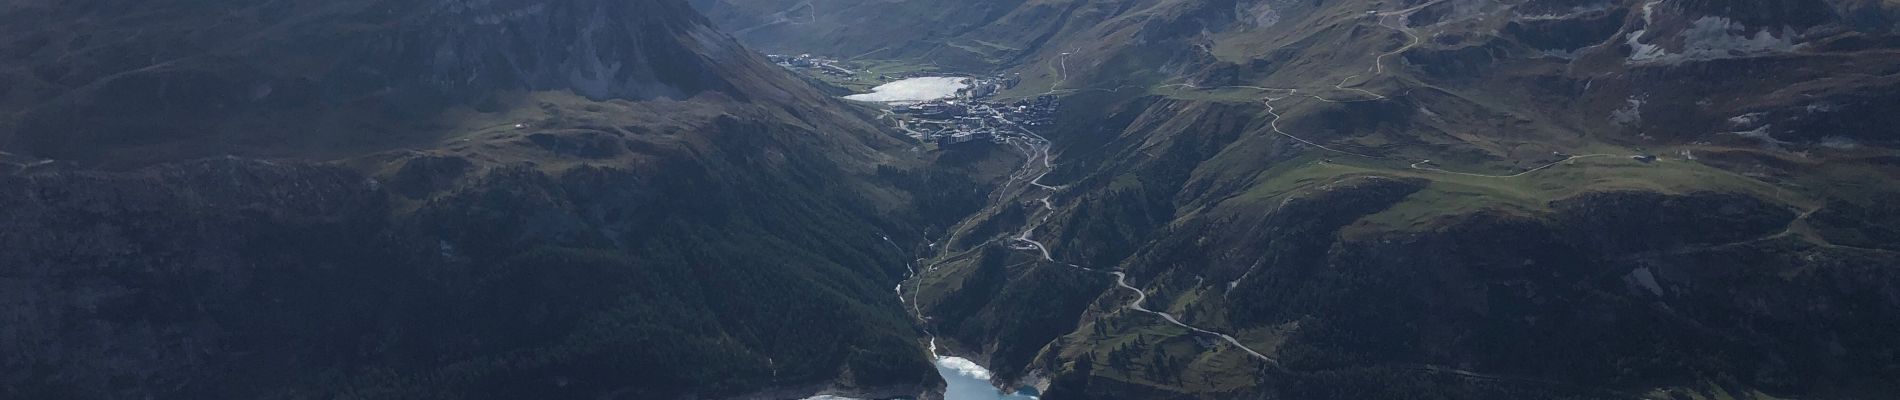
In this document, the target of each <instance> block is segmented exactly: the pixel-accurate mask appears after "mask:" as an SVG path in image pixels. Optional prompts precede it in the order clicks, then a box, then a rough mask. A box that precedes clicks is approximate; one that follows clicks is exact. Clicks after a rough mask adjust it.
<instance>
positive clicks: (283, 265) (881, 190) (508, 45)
mask: <svg viewBox="0 0 1900 400" xmlns="http://www.w3.org/2000/svg"><path fill="white" fill-rule="evenodd" d="M0 32H3V34H0V53H4V54H6V57H0V82H3V83H0V110H4V111H5V112H4V113H0V116H3V117H0V118H4V120H3V121H4V122H0V161H3V162H5V165H4V167H5V168H6V169H7V172H8V174H7V175H5V176H0V248H4V249H6V251H4V252H0V276H4V277H5V278H0V288H4V290H0V293H3V294H0V327H3V328H0V337H4V338H5V340H0V371H4V372H0V397H6V398H23V399H24V398H63V399H85V398H194V399H217V398H402V399H417V398H622V399H668V398H787V397H791V398H798V397H804V396H808V395H812V394H815V393H820V392H823V393H835V394H845V395H854V396H926V397H928V396H932V394H931V393H930V392H932V391H933V390H940V389H937V388H941V387H942V385H943V383H942V380H941V379H940V378H939V377H938V376H937V375H936V374H935V372H934V371H933V370H932V368H931V367H930V364H929V359H928V358H927V355H928V354H927V353H926V352H925V350H924V348H923V347H922V345H921V343H920V342H919V341H918V340H917V338H918V337H919V334H918V331H917V330H916V329H915V328H914V327H913V325H912V323H911V320H910V319H909V318H908V317H907V314H906V312H905V311H904V309H903V308H902V307H901V306H900V305H899V304H898V303H896V302H894V301H893V300H895V299H894V296H893V295H892V293H891V289H890V288H891V287H893V286H895V285H896V284H897V282H898V281H899V280H900V279H901V278H902V277H903V275H904V274H905V273H906V268H905V265H906V263H907V261H908V254H905V252H903V251H900V250H898V249H897V248H895V247H893V246H892V240H899V241H906V242H910V241H917V240H919V239H917V238H916V237H917V234H915V233H913V232H915V230H914V229H912V228H910V227H912V226H919V225H924V224H928V223H930V222H929V221H928V218H927V217H922V216H919V215H923V214H922V213H920V212H918V211H917V209H918V208H919V206H918V204H926V203H929V202H932V201H935V200H931V199H933V198H940V197H944V195H942V194H937V193H920V192H914V191H913V190H914V188H916V187H920V186H922V185H921V184H920V183H918V182H921V180H922V179H925V178H926V177H928V176H930V175H929V174H928V173H927V172H919V170H920V162H917V161H913V160H912V159H911V158H908V157H899V156H898V155H899V154H901V151H902V150H904V149H905V148H907V147H908V146H909V144H907V143H906V142H905V141H904V140H902V139H900V137H899V136H894V135H892V134H891V133H890V132H888V131H889V128H886V127H883V126H881V125H879V124H876V123H874V122H872V121H871V117H872V116H873V115H874V114H872V113H871V111H869V110H866V109H863V108H860V107H858V106H852V105H848V104H844V103H842V102H840V101H838V100H835V99H832V98H831V97H829V96H827V95H824V94H822V93H821V92H819V91H818V90H816V89H814V88H812V87H811V86H810V85H808V84H806V83H804V82H803V81H801V80H799V79H798V78H796V77H794V76H792V75H790V74H788V73H786V72H785V71H783V70H782V69H779V68H777V67H775V66H772V65H771V64H769V63H767V62H766V61H765V60H764V58H763V57H762V56H760V55H758V54H756V53H754V52H752V51H750V50H748V49H746V48H745V47H743V46H741V45H739V44H738V43H736V42H734V41H733V40H732V39H730V38H729V37H727V36H725V35H724V34H721V33H719V32H718V31H716V30H714V29H713V28H711V27H710V26H709V23H708V22H707V20H705V19H704V18H703V17H701V16H699V15H698V14H697V13H695V12H694V11H693V10H691V9H690V8H688V7H687V6H686V5H685V4H684V3H682V2H680V1H675V0H643V1H631V2H629V1H607V0H598V1H596V0H577V1H564V2H541V1H509V0H495V1H465V0H440V1H392V0H344V1H330V0H326V1H301V0H295V1H263V0H239V1H205V0H156V1H138V2H129V1H119V0H86V1H63V0H62V1H39V0H28V1H11V2H7V3H6V4H5V5H0ZM932 179H934V180H933V182H936V185H937V186H936V187H949V186H943V185H954V184H958V183H957V182H958V181H956V180H955V179H954V177H938V178H932ZM962 184H966V185H974V183H969V182H965V183H962Z"/></svg>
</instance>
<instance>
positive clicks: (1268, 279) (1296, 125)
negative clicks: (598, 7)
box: [696, 0, 1900, 399]
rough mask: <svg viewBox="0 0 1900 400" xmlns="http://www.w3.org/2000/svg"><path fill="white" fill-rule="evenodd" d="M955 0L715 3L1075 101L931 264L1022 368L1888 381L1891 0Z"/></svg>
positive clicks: (797, 40)
mask: <svg viewBox="0 0 1900 400" xmlns="http://www.w3.org/2000/svg"><path fill="white" fill-rule="evenodd" d="M929 3H932V2H921V1H850V0H838V1H823V0H814V1H802V0H799V1H794V0H782V1H773V0H756V1H743V0H717V1H714V0H708V1H702V2H699V3H696V5H698V6H700V7H702V8H703V9H706V10H708V11H707V13H708V15H711V16H713V20H714V21H715V23H716V24H718V25H720V26H721V27H722V28H723V29H728V30H739V32H738V33H737V34H738V36H739V37H740V38H741V39H742V40H745V41H748V42H749V43H757V44H758V45H759V46H760V47H762V48H766V49H773V48H774V47H779V48H782V49H783V50H779V51H785V52H809V53H815V54H829V55H832V56H835V57H839V58H844V59H847V60H859V61H861V62H873V61H875V62H878V63H908V64H913V65H923V66H931V67H934V68H940V69H946V70H949V71H953V72H956V71H961V72H999V73H1005V74H1020V76H1021V77H1022V78H1023V79H1022V81H1023V84H1021V85H1020V86H1018V88H1016V89H1013V90H1012V91H1010V92H1006V93H1005V95H1006V96H1033V95H1040V94H1052V95H1058V96H1062V104H1063V107H1062V110H1061V111H1060V116H1059V117H1058V123H1057V124H1056V127H1055V128H1053V129H1052V130H1051V131H1049V132H1044V133H1042V135H1043V136H1046V137H1048V138H1049V139H1050V140H1051V141H1052V142H1053V144H1052V146H1051V147H1049V148H1047V149H1046V153H1045V152H1043V151H1044V150H1036V149H1033V147H1032V150H1031V151H1029V152H1026V153H1024V155H1023V157H1025V158H1027V159H1028V160H1029V161H1030V162H1028V163H1027V164H1026V169H1025V170H1023V171H1021V172H1019V176H1023V177H1038V176H1040V177H1042V178H1041V179H1029V180H1023V181H1018V182H1014V184H1012V185H1008V186H1005V187H1001V188H999V189H998V190H997V191H996V192H995V196H993V197H994V198H995V199H997V200H995V201H992V202H991V203H990V204H989V205H988V206H987V207H986V208H985V209H984V210H982V211H980V212H979V213H978V214H977V215H975V216H973V217H971V218H970V219H969V220H967V221H966V222H965V223H963V224H960V225H958V226H957V227H956V228H953V229H952V230H951V231H952V232H953V233H955V234H954V235H952V237H949V238H946V239H944V240H942V241H939V242H938V243H939V244H940V246H942V247H945V250H943V251H942V252H940V253H936V254H932V257H931V258H932V260H931V262H930V263H929V264H927V265H930V267H929V268H926V269H925V270H926V271H930V272H929V273H926V274H924V275H923V276H922V277H920V278H917V279H914V280H912V281H911V282H910V287H914V288H915V289H913V290H915V292H916V293H917V294H916V295H915V297H916V298H917V299H918V300H919V301H918V304H917V306H918V308H919V309H920V310H921V313H922V314H924V315H928V316H929V318H930V320H931V324H930V328H931V331H932V332H936V333H938V335H939V336H940V337H941V339H942V341H943V342H944V343H946V346H947V347H949V348H950V349H952V350H953V352H955V353H958V354H961V355H967V356H969V357H970V358H972V359H977V360H980V361H984V362H985V363H986V364H987V365H988V366H989V367H991V368H992V369H993V370H995V371H996V372H997V375H996V380H995V382H996V383H997V384H999V385H1000V386H1004V387H1009V386H1014V385H1017V384H1032V385H1037V386H1040V387H1043V388H1045V389H1046V391H1045V393H1044V396H1043V398H1047V399H1074V398H1090V399H1117V398H1126V399H1149V398H1206V399H1227V398H1359V399H1367V398H1395V399H1396V398H1407V399H1411V398H1842V399H1847V398H1868V397H1879V396H1883V395H1884V394H1885V393H1892V392H1893V391H1894V390H1896V388H1895V387H1894V386H1893V384H1892V382H1895V381H1896V380H1895V379H1894V378H1895V377H1896V376H1900V375H1896V374H1900V372H1897V371H1900V364H1896V363H1895V361H1894V358H1893V357H1892V355H1893V354H1895V351H1896V350H1897V349H1900V342H1896V341H1895V340H1892V339H1889V338H1888V337H1889V336H1891V335H1888V334H1886V333H1885V332H1887V331H1890V330H1891V329H1890V328H1891V327H1892V326H1895V325H1897V324H1900V319H1896V316H1900V295H1896V292H1895V289H1894V288H1895V287H1900V285H1896V283H1900V274H1897V273H1896V272H1897V270H1896V268H1900V252H1897V251H1900V248H1896V247H1894V246H1891V245H1888V244H1886V243H1887V242H1888V241H1887V240H1885V239H1890V238H1893V237H1895V236H1894V234H1893V230H1892V229H1891V228H1887V227H1889V226H1892V225H1894V224H1895V223H1896V222H1900V221H1896V220H1895V219H1894V218H1896V216H1897V215H1900V213H1896V212H1895V209H1894V208H1893V207H1892V206H1891V205H1890V204H1889V203H1891V201H1889V199H1892V198H1895V195H1896V192H1895V191H1893V190H1892V189H1891V188H1889V187H1888V186H1891V185H1889V184H1888V183H1889V182H1892V181H1893V180H1894V179H1895V178H1897V177H1900V164H1896V163H1895V160H1900V158H1896V156H1897V155H1900V154H1896V152H1895V150H1896V147H1897V146H1900V142H1895V138H1896V137H1895V136H1894V135H1892V134H1891V133H1890V131H1891V129H1890V128H1888V127H1890V126H1893V125H1894V124H1893V123H1892V121H1887V118H1890V114H1891V113H1886V112H1883V111H1882V110H1888V109H1893V108H1894V107H1895V106H1896V103H1895V101H1896V98H1895V97H1894V96H1893V94H1894V93H1900V88H1896V86H1895V85H1896V81H1895V78H1896V75H1895V71H1900V69H1896V66H1900V58H1896V57H1895V54H1896V53H1895V52H1894V50H1895V48H1896V45H1900V41H1896V39H1900V35H1896V29H1897V28H1900V25H1897V24H1896V21H1900V4H1895V3H1893V2H1882V1H1847V0H1841V1H1836V0H1744V1H1695V0H1645V1H1634V0H1495V1H1486V0H1436V1H1422V0H1421V1H1363V0H1339V1H1332V0H1329V1H1274V0H1259V1H1250V0H1238V1H1234V0H1227V1H1216V0H1126V1H1113V0H1098V1H1085V0H1074V1H1063V0H1050V1H975V2H959V3H955V4H949V3H940V4H937V5H936V6H935V7H931V4H929ZM807 9H811V10H813V12H814V13H815V14H816V16H815V17H813V18H811V19H808V20H799V19H797V18H795V17H798V16H799V13H800V12H801V11H805V10H807ZM767 11H769V12H767ZM865 16H876V17H878V18H868V17H865ZM917 21H931V23H929V24H922V23H918V22H917ZM741 26H743V27H746V28H735V27H741ZM744 29H752V30H751V31H746V30H744ZM800 35H809V36H800ZM788 37H789V38H788ZM805 37H810V38H817V39H801V38H805ZM884 46H889V47H891V48H892V49H891V50H885V51H883V52H872V53H860V51H865V52H869V51H871V50H877V49H880V48H883V47H884ZM946 154H947V153H946ZM1045 166H1047V167H1045ZM1137 290H1139V291H1140V292H1141V293H1140V294H1139V295H1137V293H1136V291H1137ZM1032 321H1033V322H1032ZM1177 322H1178V323H1177Z"/></svg>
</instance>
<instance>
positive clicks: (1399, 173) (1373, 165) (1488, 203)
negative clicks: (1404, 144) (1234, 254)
mask: <svg viewBox="0 0 1900 400" xmlns="http://www.w3.org/2000/svg"><path fill="white" fill-rule="evenodd" d="M1288 164H1290V165H1287V166H1283V167H1278V168H1274V169H1270V170H1268V171H1264V172H1261V173H1260V174H1259V175H1258V176H1256V177H1255V178H1254V179H1255V182H1256V183H1255V184H1254V185H1253V186H1252V188H1251V189H1249V190H1247V191H1245V192H1243V193H1241V194H1239V195H1237V196H1236V197H1235V198H1233V200H1238V201H1241V202H1244V204H1271V202H1273V201H1278V199H1281V198H1284V197H1285V196H1288V195H1291V194H1294V193H1297V192H1301V191H1305V190H1310V189H1312V188H1315V187H1318V186H1322V185H1326V184H1329V183H1333V182H1338V181H1340V180H1342V179H1345V178H1349V177H1353V176H1386V177H1395V178H1423V179H1427V180H1430V181H1431V184H1430V185H1429V186H1427V187H1426V188H1425V189H1424V190H1422V191H1420V192H1418V193H1415V194H1413V195H1412V196H1411V197H1410V198H1408V199H1406V201H1404V202H1402V203H1399V204H1398V205H1396V206H1394V207H1392V208H1390V209H1388V210H1386V211H1384V212H1381V213H1378V214H1374V215H1371V216H1368V217H1366V219H1364V220H1363V221H1362V222H1363V224H1362V225H1361V226H1359V228H1360V229H1364V230H1410V229H1421V228H1426V227H1428V223H1429V222H1431V221H1432V220H1434V219H1436V218H1439V217H1443V216H1450V215H1460V214H1467V213H1471V212H1477V211H1483V210H1494V211H1506V212H1513V213H1524V214H1534V213H1540V212H1544V211H1548V210H1549V203H1550V202H1551V201H1554V200H1559V199H1563V198H1567V197H1571V196H1575V195H1578V194H1582V193H1585V192H1590V191H1603V190H1645V191H1655V192H1662V193H1674V194H1680V193H1687V192H1695V191H1730V192H1740V193H1748V194H1752V195H1755V196H1759V197H1762V198H1767V199H1775V200H1777V201H1780V202H1783V203H1786V204H1791V205H1795V206H1797V207H1804V208H1805V207H1812V206H1815V201H1814V200H1813V199H1812V198H1810V197H1808V196H1807V195H1804V194H1801V193H1798V192H1794V191H1789V190H1784V189H1780V188H1777V187H1775V186H1773V185H1769V184H1767V183H1763V182H1760V181H1756V180H1752V179H1749V178H1747V177H1744V176H1740V175H1737V174H1735V173H1732V172H1728V171H1723V170H1720V169H1716V168H1712V167H1709V166H1706V165H1703V164H1701V163H1698V162H1695V161H1691V160H1681V159H1663V160H1659V161H1657V162H1653V163H1644V162H1640V161H1636V160H1633V159H1630V158H1629V157H1626V156H1604V157H1592V158H1579V159H1575V160H1571V161H1566V162H1563V163H1560V164H1559V165H1556V166H1553V167H1550V168H1546V169H1543V170H1539V171H1536V172H1531V173H1528V174H1524V175H1522V176H1515V177H1483V176H1469V175H1459V174H1452V173H1445V172H1438V171H1427V170H1415V169H1410V168H1409V167H1408V166H1403V165H1398V164H1399V163H1393V162H1380V161H1360V160H1352V159H1334V160H1332V161H1330V162H1329V161H1324V160H1321V159H1319V157H1317V156H1312V155H1309V156H1304V157H1301V158H1299V159H1296V160H1294V161H1291V162H1289V163H1288ZM1445 168H1446V169H1447V170H1451V167H1445Z"/></svg>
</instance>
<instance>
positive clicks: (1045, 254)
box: [1014, 228, 1283, 368]
mask: <svg viewBox="0 0 1900 400" xmlns="http://www.w3.org/2000/svg"><path fill="white" fill-rule="evenodd" d="M1032 231H1034V229H1033V228H1032V229H1030V230H1025V231H1023V233H1022V235H1019V236H1017V237H1016V238H1014V239H1015V240H1016V241H1019V242H1022V243H1023V244H1025V245H1026V246H1024V247H1019V248H1018V249H1023V250H1031V249H1033V250H1036V251H1037V252H1039V253H1041V254H1042V259H1043V261H1048V262H1052V263H1057V264H1061V265H1063V266H1067V267H1069V268H1074V269H1078V270H1082V271H1087V272H1090V273H1096V274H1104V275H1113V276H1114V277H1115V285H1116V286H1117V287H1119V288H1121V289H1126V290H1128V291H1130V292H1134V293H1135V299H1134V300H1133V301H1129V302H1128V304H1124V305H1122V308H1123V309H1128V310H1134V311H1137V312H1142V313H1147V314H1152V315H1154V316H1157V317H1161V319H1162V320H1164V321H1168V323H1169V324H1173V325H1174V326H1179V327H1181V328H1184V329H1187V330H1189V331H1192V332H1195V333H1199V334H1203V335H1208V336H1214V337H1218V338H1220V339H1221V340H1222V341H1225V342H1227V343H1228V344H1231V345H1233V346H1234V348H1237V349H1240V351H1242V352H1246V353H1247V355H1248V356H1249V357H1253V358H1254V359H1257V360H1260V361H1261V362H1265V363H1267V364H1268V365H1272V366H1273V367H1275V368H1283V367H1281V366H1280V360H1277V359H1274V358H1273V357H1269V356H1267V355H1266V354H1261V353H1260V352H1259V351H1255V350H1254V349H1253V348H1251V347H1247V345H1246V344H1243V343H1241V342H1240V339H1235V338H1234V337H1233V336H1232V335H1228V334H1225V333H1220V332H1215V331H1211V330H1207V329H1203V328H1200V327H1197V326H1194V325H1189V324H1187V323H1185V322H1181V319H1180V318H1176V317H1175V316H1174V314H1169V313H1166V312H1161V311H1155V310H1150V309H1148V307H1147V306H1144V305H1143V304H1146V303H1147V302H1148V293H1147V292H1146V291H1144V290H1142V289H1141V288H1138V287H1135V286H1134V285H1130V284H1129V283H1128V274H1127V273H1124V272H1121V271H1103V270H1098V269H1094V268H1089V267H1084V266H1081V265H1078V264H1072V263H1064V262H1061V261H1056V260H1055V258H1054V257H1052V255H1051V254H1050V253H1049V248H1048V247H1047V246H1044V245H1043V244H1042V242H1037V241H1036V240H1035V239H1030V238H1029V235H1030V233H1031V232H1032Z"/></svg>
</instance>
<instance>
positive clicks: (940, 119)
mask: <svg viewBox="0 0 1900 400" xmlns="http://www.w3.org/2000/svg"><path fill="white" fill-rule="evenodd" d="M972 87H973V88H974V87H976V86H972ZM1058 106H1060V102H1059V101H1057V99H1056V97H1055V96H1040V97H1037V98H1034V99H1024V100H1017V101H1014V102H993V101H985V100H976V99H968V98H959V99H955V100H939V101H932V102H925V103H918V104H911V105H905V106H898V107H896V108H895V109H893V110H892V112H895V113H897V114H899V115H902V116H905V117H908V119H907V120H906V121H905V127H906V128H907V129H909V130H910V131H911V132H913V134H916V135H919V136H921V137H919V139H924V140H933V141H936V142H937V143H938V144H940V145H950V144H958V143H966V142H973V141H978V140H987V141H990V142H995V143H1002V142H1004V141H1008V140H1010V139H1031V138H1032V136H1034V135H1036V133H1035V132H1036V131H1039V130H1041V129H1044V128H1046V127H1049V126H1052V125H1054V124H1055V113H1056V108H1057V107H1058Z"/></svg>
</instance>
